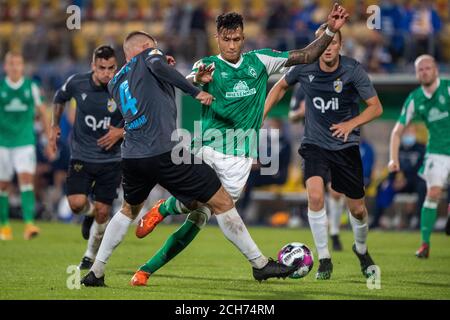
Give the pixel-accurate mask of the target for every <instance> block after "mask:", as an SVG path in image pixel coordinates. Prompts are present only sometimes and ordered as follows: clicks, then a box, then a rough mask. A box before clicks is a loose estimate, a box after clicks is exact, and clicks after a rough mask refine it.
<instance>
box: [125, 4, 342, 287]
mask: <svg viewBox="0 0 450 320" xmlns="http://www.w3.org/2000/svg"><path fill="white" fill-rule="evenodd" d="M347 17H348V14H347V13H346V11H345V9H344V8H342V7H340V6H338V5H335V6H334V7H333V10H332V12H331V13H330V15H329V17H328V22H329V24H330V29H331V30H330V29H328V30H327V33H325V34H324V35H323V36H322V37H320V38H319V39H317V40H316V41H314V42H313V43H312V44H310V45H309V46H308V47H306V48H305V49H300V50H292V51H289V52H278V51H274V50H271V49H262V50H256V51H252V52H248V53H244V54H242V48H243V44H244V25H243V18H242V16H241V15H239V14H237V13H228V14H222V15H220V16H219V17H218V18H217V21H216V23H217V25H216V30H217V44H218V48H219V52H220V54H219V55H217V56H211V57H206V58H203V59H201V60H200V61H198V62H197V63H195V65H194V67H193V71H192V73H191V74H190V75H189V76H188V79H190V80H191V81H193V82H194V83H195V84H199V85H202V86H203V89H204V90H205V91H207V92H209V93H211V94H213V95H214V97H215V98H216V100H215V101H214V102H213V104H212V105H211V107H205V106H204V107H203V110H202V137H197V138H194V141H193V145H194V152H196V155H197V156H198V157H201V158H202V159H204V161H205V162H206V163H207V164H209V165H210V166H211V167H212V168H213V169H214V170H215V171H216V173H217V175H218V176H219V178H220V180H221V182H222V185H223V186H224V187H225V189H226V190H227V192H228V193H229V194H230V195H231V197H232V198H233V201H234V202H236V201H237V200H238V199H239V197H240V194H241V192H242V190H243V188H244V186H245V184H246V182H247V178H248V176H249V173H250V169H251V166H252V162H253V158H255V157H257V152H256V147H257V141H256V139H257V136H258V134H259V128H260V127H261V123H262V116H263V111H264V101H265V97H266V88H267V81H268V78H269V76H270V75H272V74H275V73H280V72H281V71H282V70H283V68H285V67H289V66H292V65H295V64H300V63H311V62H313V61H314V60H315V59H317V58H318V57H319V56H320V55H321V53H322V52H323V51H324V50H325V48H326V47H327V46H328V44H329V42H330V41H331V40H332V38H333V37H332V36H331V34H332V31H336V30H339V29H340V28H341V27H342V25H343V24H344V23H345V21H346V19H347ZM230 131H232V132H233V134H232V135H229V132H230ZM217 135H219V137H220V138H219V140H220V139H222V140H221V141H223V143H220V144H218V143H217V142H218V139H217V137H216V138H215V139H214V136H217ZM230 136H231V138H230ZM197 145H201V146H200V148H199V150H196V148H195V147H196V146H197ZM189 212H190V211H189V209H187V208H185V207H184V206H183V204H182V202H180V201H178V200H177V199H176V196H175V197H170V198H169V199H167V200H166V201H160V202H158V203H157V204H156V206H155V207H154V208H152V210H150V211H149V212H148V213H147V214H146V215H145V216H144V217H143V218H142V220H141V224H140V225H138V228H137V231H136V234H137V235H138V237H143V236H145V235H147V234H148V233H150V232H151V231H152V230H153V229H154V227H155V226H156V225H157V224H158V223H159V222H161V221H162V220H163V219H164V217H166V216H168V215H174V214H181V213H189ZM194 213H195V214H194ZM194 213H191V214H190V215H189V216H188V218H187V220H186V221H185V223H184V224H183V225H182V226H181V227H180V228H179V229H178V230H177V231H176V232H175V233H174V234H172V235H171V236H170V237H169V239H168V240H167V241H166V243H165V244H164V246H163V247H162V248H161V249H160V250H159V251H158V252H157V253H156V254H155V255H154V256H153V257H152V258H151V259H150V260H149V261H148V262H147V263H146V264H145V265H143V266H141V267H140V268H139V270H138V271H137V272H136V273H135V275H134V276H133V278H132V280H131V284H132V285H136V286H142V285H146V283H147V280H148V278H149V276H150V275H151V274H153V273H154V272H156V271H157V270H158V269H159V268H161V267H162V266H163V265H164V264H166V263H167V262H168V261H170V260H171V259H172V258H174V257H175V256H176V255H177V254H178V253H180V252H181V251H182V250H183V249H184V248H185V247H186V246H187V245H188V244H189V243H190V242H191V241H192V240H193V239H194V238H195V236H196V235H197V234H198V232H199V231H200V229H201V228H202V227H203V226H204V225H205V224H206V223H207V221H208V220H209V218H210V216H211V214H210V212H209V210H208V208H206V207H204V208H203V214H202V215H199V214H198V213H197V212H194ZM217 222H218V224H219V227H220V229H221V230H222V232H223V233H224V235H225V236H226V237H227V238H228V239H229V240H230V241H231V242H233V243H234V244H235V245H236V246H237V247H238V248H239V249H240V251H241V253H242V254H243V255H244V256H245V257H246V258H247V260H248V261H249V262H250V264H251V265H252V267H253V276H254V278H255V279H256V280H264V279H265V278H264V277H263V275H262V274H260V272H259V270H262V268H263V267H264V266H265V265H266V264H267V263H268V261H269V260H268V258H266V257H265V256H264V255H263V254H262V253H261V251H260V250H259V249H258V247H257V246H256V244H255V243H254V241H253V239H252V238H251V236H250V234H249V233H248V231H247V229H246V227H245V224H244V222H243V221H242V219H241V217H240V216H239V214H238V213H237V211H234V212H229V213H226V214H221V215H218V216H217Z"/></svg>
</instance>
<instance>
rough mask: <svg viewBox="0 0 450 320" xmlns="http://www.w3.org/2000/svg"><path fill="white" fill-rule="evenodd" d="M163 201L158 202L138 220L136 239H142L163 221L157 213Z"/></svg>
mask: <svg viewBox="0 0 450 320" xmlns="http://www.w3.org/2000/svg"><path fill="white" fill-rule="evenodd" d="M164 201H165V200H164V199H161V200H159V201H158V202H157V203H156V204H155V205H154V206H153V208H151V209H150V211H149V212H147V213H146V214H145V215H144V216H143V217H142V218H141V220H139V223H138V225H137V227H136V237H138V238H144V237H145V236H146V235H148V234H149V233H150V232H152V231H153V229H155V227H156V226H157V225H158V223H160V222H161V221H163V220H164V217H163V216H162V214H161V213H159V207H160V206H161V205H162V204H163V203H164Z"/></svg>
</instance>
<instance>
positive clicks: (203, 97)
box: [195, 91, 214, 106]
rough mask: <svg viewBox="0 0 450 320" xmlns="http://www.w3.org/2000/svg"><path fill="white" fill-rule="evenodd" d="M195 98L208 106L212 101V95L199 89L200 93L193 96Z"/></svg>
mask: <svg viewBox="0 0 450 320" xmlns="http://www.w3.org/2000/svg"><path fill="white" fill-rule="evenodd" d="M195 99H197V100H198V101H200V103H201V104H204V105H206V106H209V105H211V103H212V102H213V100H214V97H213V96H212V95H210V94H209V93H208V92H205V91H200V93H199V94H198V95H197V96H196V97H195Z"/></svg>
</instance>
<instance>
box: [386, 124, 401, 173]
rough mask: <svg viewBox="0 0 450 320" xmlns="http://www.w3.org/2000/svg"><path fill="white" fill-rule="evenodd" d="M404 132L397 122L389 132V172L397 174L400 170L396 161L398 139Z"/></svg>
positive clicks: (398, 162)
mask: <svg viewBox="0 0 450 320" xmlns="http://www.w3.org/2000/svg"><path fill="white" fill-rule="evenodd" d="M404 131H405V126H404V125H402V124H401V123H399V122H397V123H396V124H395V126H394V129H392V132H391V140H390V143H389V163H388V169H389V172H397V171H399V170H400V161H399V160H398V150H399V148H400V139H401V137H402V135H403V132H404Z"/></svg>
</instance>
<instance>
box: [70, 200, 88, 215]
mask: <svg viewBox="0 0 450 320" xmlns="http://www.w3.org/2000/svg"><path fill="white" fill-rule="evenodd" d="M69 207H70V210H72V212H73V213H75V214H79V213H80V212H82V211H83V210H84V209H85V207H86V201H85V200H82V199H76V198H75V199H70V198H69Z"/></svg>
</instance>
